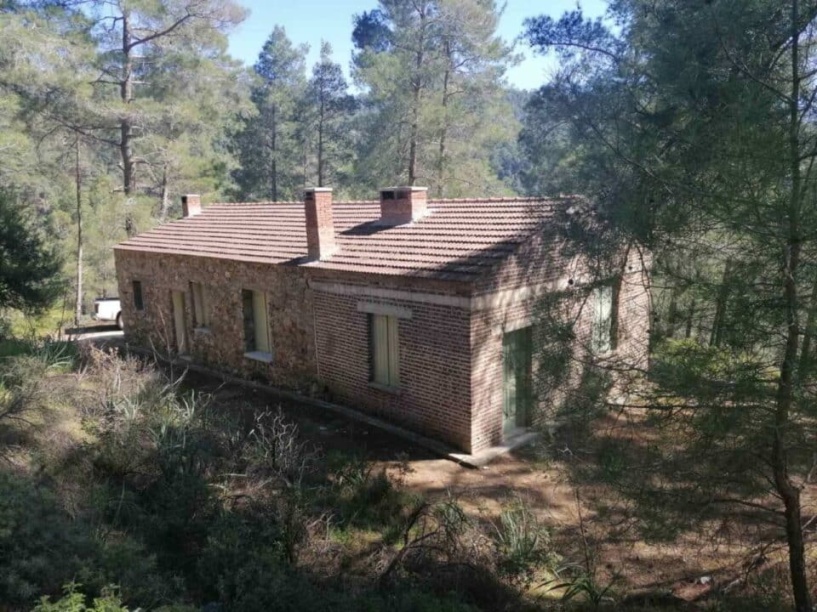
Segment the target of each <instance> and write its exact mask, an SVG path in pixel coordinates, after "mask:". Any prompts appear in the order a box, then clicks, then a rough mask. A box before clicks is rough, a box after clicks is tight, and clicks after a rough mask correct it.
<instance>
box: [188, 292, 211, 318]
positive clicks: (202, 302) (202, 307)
mask: <svg viewBox="0 0 817 612" xmlns="http://www.w3.org/2000/svg"><path fill="white" fill-rule="evenodd" d="M190 294H191V295H192V296H193V326H194V327H195V328H197V329H202V328H207V327H210V295H209V292H208V291H207V287H205V286H204V285H202V284H201V283H192V282H191V283H190Z"/></svg>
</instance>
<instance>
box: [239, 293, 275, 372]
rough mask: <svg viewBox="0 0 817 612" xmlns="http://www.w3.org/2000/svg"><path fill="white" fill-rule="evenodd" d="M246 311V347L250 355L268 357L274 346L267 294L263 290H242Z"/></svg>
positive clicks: (244, 310) (242, 299)
mask: <svg viewBox="0 0 817 612" xmlns="http://www.w3.org/2000/svg"><path fill="white" fill-rule="evenodd" d="M241 301H242V308H243V312H244V347H245V350H246V355H247V356H248V357H257V358H259V359H268V358H270V356H271V353H272V348H271V343H270V338H269V320H268V317H267V295H266V294H265V293H264V292H263V291H253V290H250V289H244V290H243V291H242V292H241Z"/></svg>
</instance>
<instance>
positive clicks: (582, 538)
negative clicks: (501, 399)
mask: <svg viewBox="0 0 817 612" xmlns="http://www.w3.org/2000/svg"><path fill="white" fill-rule="evenodd" d="M89 331H90V330H89ZM97 331H98V332H101V333H99V334H97V333H94V332H97ZM97 336H98V337H97ZM86 337H87V338H88V339H90V340H92V341H94V342H95V343H97V344H103V345H106V346H111V345H113V346H116V345H117V344H121V336H119V335H118V334H117V333H116V332H113V331H112V330H110V329H104V330H103V329H100V330H93V331H92V332H91V333H90V334H89V335H87V336H86ZM185 384H186V385H187V386H189V387H190V388H194V389H196V390H198V391H202V392H207V393H210V394H212V395H213V396H214V399H215V401H216V402H217V403H218V405H221V406H224V408H225V409H235V410H238V411H241V412H242V413H244V414H247V415H248V416H250V417H251V416H252V413H253V412H256V411H260V410H265V409H269V410H277V409H279V408H280V409H281V410H282V411H283V412H284V414H285V415H286V416H287V417H288V418H289V419H291V420H293V421H294V422H296V423H297V424H298V427H299V430H300V432H301V434H302V436H303V437H304V438H305V439H306V440H308V441H310V442H312V443H314V444H315V446H316V447H318V448H319V449H321V450H322V451H323V452H324V453H332V452H341V453H347V454H353V455H358V456H361V457H362V458H364V459H366V460H367V461H370V462H372V463H373V464H374V465H376V466H378V467H382V468H384V469H386V470H387V471H388V472H389V473H390V474H391V475H392V476H393V477H394V478H395V479H398V480H399V481H400V482H401V485H402V486H404V487H406V488H407V489H408V490H410V491H412V492H416V493H418V494H422V495H424V496H427V497H429V498H431V499H435V498H436V499H440V498H444V497H448V496H452V497H454V498H456V499H457V500H458V501H459V503H460V504H461V505H462V507H463V508H464V509H465V510H466V512H467V513H468V514H469V515H471V516H472V517H473V518H474V519H475V520H484V521H495V520H496V519H497V517H498V516H499V514H500V513H501V511H502V509H503V508H505V507H508V505H509V504H512V503H516V502H519V501H520V500H521V501H522V502H524V503H525V504H526V505H527V506H528V507H529V508H530V509H531V510H533V511H534V512H535V514H536V515H537V517H538V518H539V520H540V521H542V522H543V523H545V524H546V525H548V526H549V527H550V528H551V532H552V541H553V547H554V549H555V550H556V551H557V552H558V553H559V554H560V555H561V556H562V558H563V560H564V563H565V564H566V565H568V564H574V565H577V566H581V567H583V568H585V569H586V568H588V567H590V568H592V573H593V575H594V579H595V580H596V582H597V584H598V585H600V586H601V587H604V586H607V585H612V588H614V589H615V591H616V592H618V593H629V594H633V593H636V594H638V593H648V594H649V596H650V598H651V599H650V601H654V599H655V598H656V597H666V598H668V599H669V600H671V601H672V602H683V601H698V600H701V599H705V598H706V595H707V593H708V592H710V591H713V590H714V589H723V588H724V587H725V586H727V585H730V584H735V585H738V584H739V583H740V584H742V581H744V580H746V578H747V576H748V572H747V570H748V569H752V570H756V569H758V568H757V566H758V565H761V566H762V567H761V568H760V571H761V572H765V573H767V574H775V575H780V574H782V576H784V577H785V569H784V568H785V565H784V563H783V557H782V551H781V550H780V549H777V550H776V551H769V550H765V551H763V554H762V555H760V554H759V553H758V551H757V549H752V548H750V547H749V546H748V542H750V541H752V542H755V543H757V541H758V539H759V538H758V534H757V533H755V532H753V533H750V534H747V533H743V532H741V531H740V529H736V528H735V527H734V525H733V526H732V528H731V529H730V528H728V526H727V528H725V529H722V530H720V531H713V532H712V534H713V535H712V536H711V537H708V536H701V535H700V534H694V535H693V534H690V535H689V536H687V537H681V538H680V539H678V540H676V541H675V542H673V543H671V544H663V545H662V544H656V543H649V544H648V543H645V542H644V541H643V539H642V538H641V536H640V535H639V534H638V533H636V531H635V530H634V529H633V528H632V527H631V524H630V523H628V521H627V520H626V519H622V518H621V515H617V514H616V513H612V514H611V513H607V514H605V515H603V516H602V514H601V513H600V512H599V509H600V508H601V507H603V506H604V505H605V504H604V502H605V500H606V498H607V497H609V496H610V495H611V494H610V492H609V490H606V489H605V488H604V486H602V485H592V486H590V485H582V486H579V487H576V486H573V485H572V484H571V482H570V476H569V474H570V470H569V465H568V462H570V461H571V460H573V459H574V458H573V457H571V454H570V452H569V451H567V449H565V450H564V451H560V450H558V445H554V444H553V443H549V442H545V441H540V442H537V443H536V444H534V445H532V446H531V447H528V448H525V449H521V450H520V451H518V452H516V453H513V454H508V455H505V456H501V457H499V458H498V459H496V460H495V461H494V462H492V463H491V464H489V465H488V466H486V467H484V468H482V469H470V468H466V467H462V466H460V465H458V464H456V463H454V462H452V461H450V460H447V459H442V458H440V457H439V456H437V455H435V454H433V453H432V452H431V451H428V450H426V449H424V448H421V447H418V446H416V445H414V444H412V443H410V442H408V441H406V440H404V439H402V438H399V437H396V436H394V435H392V434H389V433H387V432H384V431H382V430H380V429H377V428H374V427H371V426H368V425H366V424H364V423H361V422H357V421H353V420H349V419H347V418H345V417H343V416H340V415H338V414H335V413H330V412H327V411H326V410H322V409H320V408H317V407H314V406H308V405H304V404H299V403H296V402H290V401H283V402H282V401H281V400H280V399H279V398H277V397H276V396H274V395H272V394H270V393H267V392H265V391H264V390H262V389H253V388H248V387H245V386H243V385H240V384H236V383H225V382H223V381H222V380H221V379H220V378H217V377H214V376H209V375H205V374H201V373H194V372H192V371H191V372H188V373H187V374H186V377H185ZM554 446H555V448H554ZM814 488H815V487H809V490H808V491H804V494H805V496H806V497H807V498H809V497H810V498H814V497H815V491H813V490H811V489H814ZM758 559H760V561H758ZM778 579H779V576H778V578H775V580H778Z"/></svg>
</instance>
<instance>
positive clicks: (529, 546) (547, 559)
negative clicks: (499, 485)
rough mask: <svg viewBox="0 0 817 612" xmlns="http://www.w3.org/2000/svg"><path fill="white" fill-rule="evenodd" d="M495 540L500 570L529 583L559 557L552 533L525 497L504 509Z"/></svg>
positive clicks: (512, 577) (515, 578)
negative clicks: (552, 542)
mask: <svg viewBox="0 0 817 612" xmlns="http://www.w3.org/2000/svg"><path fill="white" fill-rule="evenodd" d="M494 539H495V544H496V549H497V553H498V559H499V561H498V567H499V571H500V572H501V573H502V574H503V575H504V576H506V577H508V578H509V579H511V580H513V581H520V582H522V583H524V584H529V583H530V581H531V580H532V578H533V576H534V573H535V572H536V570H538V569H540V568H542V567H543V566H546V565H549V564H554V563H555V562H556V561H557V560H558V557H557V555H556V554H555V552H554V551H553V548H552V547H551V542H550V532H549V531H548V529H547V528H546V527H545V526H544V525H542V524H541V523H540V522H539V520H538V519H537V518H536V515H535V514H533V512H531V510H530V508H528V506H527V505H526V504H525V503H524V502H523V501H522V500H516V501H515V502H514V503H513V504H512V505H511V506H510V507H508V508H505V509H504V510H502V512H501V514H500V515H499V521H498V522H497V523H495V524H494Z"/></svg>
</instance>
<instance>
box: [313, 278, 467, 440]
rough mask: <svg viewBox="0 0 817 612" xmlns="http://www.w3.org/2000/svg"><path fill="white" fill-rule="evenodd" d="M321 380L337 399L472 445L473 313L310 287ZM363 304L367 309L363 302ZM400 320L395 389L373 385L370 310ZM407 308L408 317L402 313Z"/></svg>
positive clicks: (431, 434)
mask: <svg viewBox="0 0 817 612" xmlns="http://www.w3.org/2000/svg"><path fill="white" fill-rule="evenodd" d="M314 304H315V317H316V321H317V325H316V332H317V335H316V342H317V347H318V348H317V354H318V370H319V372H320V377H321V379H322V380H323V381H324V383H325V384H326V386H327V387H328V389H329V390H330V392H331V393H332V394H333V396H334V398H335V399H336V400H338V401H340V402H341V403H344V404H347V405H350V406H352V407H354V408H357V409H360V410H363V411H365V412H369V413H372V414H375V415H377V416H379V417H382V418H385V419H387V420H390V421H395V422H398V423H401V424H404V425H406V426H407V427H410V428H411V429H413V430H415V431H418V432H420V433H422V434H425V435H428V436H430V437H434V438H437V439H440V440H444V441H446V442H448V443H449V444H452V445H454V446H456V447H458V448H461V449H463V450H466V451H468V450H470V447H471V424H470V418H471V393H470V391H471V385H470V377H471V361H470V312H469V311H468V310H467V309H466V308H463V307H457V306H449V305H440V304H429V303H421V302H418V301H414V300H401V299H385V298H382V297H367V296H364V295H338V294H335V293H328V292H321V291H316V292H315V299H314ZM361 304H365V305H367V306H365V307H362V306H361ZM371 307H375V308H380V309H385V311H386V312H388V310H389V309H394V311H395V312H399V313H401V315H403V316H401V317H398V336H399V347H400V350H399V360H400V390H399V392H397V393H395V392H393V391H389V390H384V389H381V388H378V387H377V386H373V385H372V384H371V361H370V348H369V347H370V336H369V334H370V331H369V316H370V315H369V313H367V312H363V311H361V308H370V309H371ZM408 313H410V318H408V317H406V316H405V315H406V314H408Z"/></svg>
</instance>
